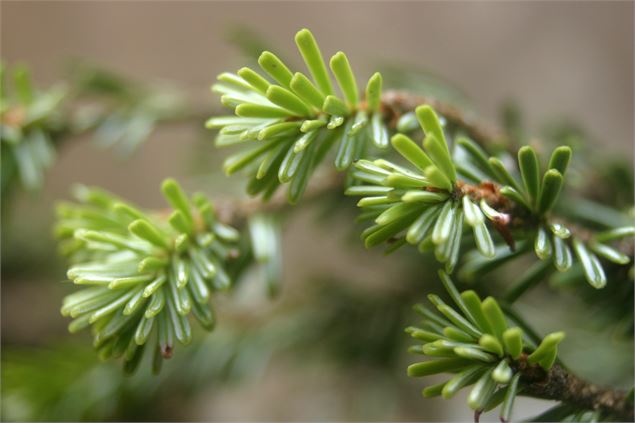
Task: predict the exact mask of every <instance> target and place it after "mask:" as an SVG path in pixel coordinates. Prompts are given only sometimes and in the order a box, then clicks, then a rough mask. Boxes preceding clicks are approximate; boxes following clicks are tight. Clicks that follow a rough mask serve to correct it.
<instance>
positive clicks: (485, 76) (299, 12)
mask: <svg viewBox="0 0 635 423" xmlns="http://www.w3.org/2000/svg"><path fill="white" fill-rule="evenodd" d="M633 12H634V7H633V2H542V1H541V2H423V1H422V2H242V1H241V2H238V1H235V2H177V1H165V2H133V1H126V2H115V1H105V2H53V1H51V2H35V1H23V2H9V1H3V2H2V4H1V14H2V16H1V19H2V32H1V35H2V45H1V47H2V58H3V60H6V61H8V62H9V63H13V62H18V61H20V62H26V63H28V64H29V65H30V66H31V67H32V72H33V74H34V77H35V79H36V80H37V81H38V82H39V83H41V84H43V85H44V84H49V83H52V82H55V81H57V80H58V79H59V78H61V77H62V76H63V69H64V65H65V63H66V62H67V60H68V59H72V58H81V59H88V60H91V61H94V62H96V63H98V64H101V65H103V66H106V67H108V68H112V69H114V70H116V71H119V72H121V73H123V74H126V75H129V76H131V77H134V78H136V79H138V80H142V81H144V80H168V81H172V82H174V83H176V84H177V85H178V86H180V87H182V88H184V89H185V90H186V91H187V93H188V94H189V95H190V100H191V102H192V103H193V104H196V105H197V107H200V108H201V109H206V108H209V110H210V113H211V112H212V111H213V110H217V106H216V99H215V98H214V97H213V96H212V95H211V94H210V92H209V85H210V84H211V83H212V81H213V80H214V78H215V76H216V75H217V74H218V73H220V72H221V71H224V70H234V69H237V68H239V67H240V66H242V65H243V59H242V56H241V54H240V53H239V52H238V51H237V50H236V49H235V48H234V47H233V46H232V45H231V44H230V43H229V42H228V41H227V39H228V37H227V34H228V32H229V31H230V30H231V29H232V28H234V27H235V26H236V25H237V24H240V25H243V26H247V27H250V28H252V29H253V30H255V31H256V32H259V33H261V34H263V36H264V37H265V38H266V40H267V41H271V42H272V43H274V44H275V45H277V46H278V47H279V49H280V52H281V53H282V55H284V56H285V57H294V44H293V35H294V33H295V32H296V31H297V30H298V29H300V28H302V27H307V28H310V29H311V30H312V31H313V32H314V34H315V35H316V37H317V39H318V40H319V42H320V44H321V46H322V49H323V51H324V52H325V53H326V54H332V53H334V52H335V51H336V50H338V49H341V50H344V51H346V52H347V54H348V55H349V58H350V60H351V62H352V63H353V66H354V68H355V69H356V70H357V71H358V72H359V74H360V76H361V77H362V78H366V77H368V76H369V75H370V74H371V71H372V69H373V66H374V65H375V64H377V63H379V62H381V63H386V62H394V63H409V64H412V65H416V66H417V67H420V68H423V69H427V70H429V71H430V72H432V73H434V74H437V75H442V76H443V78H444V79H446V80H448V81H451V82H453V83H455V84H457V85H458V86H459V87H461V89H462V90H463V91H464V92H465V93H466V95H467V96H468V97H469V98H470V99H471V100H472V103H473V104H474V108H475V109H476V110H477V111H478V112H479V114H480V115H481V116H483V117H484V118H485V119H486V120H488V121H496V119H497V118H498V114H499V109H500V106H501V105H502V103H503V102H504V101H506V100H508V99H513V100H515V101H516V102H517V103H518V104H519V105H520V106H521V108H522V110H523V111H524V113H525V116H526V118H527V120H528V124H529V127H530V128H531V129H533V130H538V129H539V128H540V127H541V125H542V124H543V123H544V122H545V121H547V120H549V119H550V118H552V117H554V116H563V117H566V118H570V119H571V120H572V121H574V122H578V123H580V124H581V125H582V126H583V127H584V128H585V129H586V130H588V132H589V133H590V134H591V136H592V138H593V139H594V140H595V142H596V145H595V146H596V148H597V149H598V151H601V152H602V154H608V153H615V154H625V155H628V156H629V157H632V156H633V115H634V108H633V89H634V87H633V47H634V45H633V43H634V42H633ZM296 63H297V62H296ZM211 139H212V137H211V135H210V136H209V142H207V143H201V140H200V134H199V130H198V129H197V128H191V127H186V126H178V125H177V126H170V127H167V128H165V129H164V130H162V131H160V132H157V133H155V134H154V135H153V136H152V137H151V139H150V140H149V141H148V142H147V143H146V144H145V145H144V146H143V148H142V151H141V152H140V153H138V154H136V155H134V156H133V157H132V158H131V159H129V160H125V161H124V160H121V159H119V158H117V157H116V156H115V155H114V154H112V153H111V152H109V151H104V150H100V149H98V148H96V147H95V146H93V145H91V143H90V142H89V141H90V140H89V139H79V140H77V141H76V142H70V143H68V144H66V145H65V146H64V148H63V149H62V151H61V152H60V157H59V160H58V162H57V164H56V165H55V166H54V168H53V169H52V171H51V172H50V174H49V177H48V179H47V181H46V185H45V187H44V189H43V191H42V192H41V193H39V194H36V195H22V196H20V198H18V199H17V202H16V204H15V209H16V211H15V213H14V219H13V220H12V227H11V228H3V229H4V230H9V231H11V232H15V233H19V232H20V231H22V230H23V229H27V228H28V229H29V230H31V231H34V230H36V231H40V233H42V234H44V235H43V236H45V237H49V235H48V234H49V233H50V229H49V225H50V223H51V220H52V207H53V204H54V202H55V201H56V200H58V199H60V198H66V197H67V195H68V192H69V188H70V186H71V185H72V184H73V183H76V182H81V183H85V184H94V185H99V186H103V187H104V188H107V189H110V190H113V191H115V192H117V193H119V194H121V195H122V196H125V197H128V198H130V199H132V200H134V201H136V202H138V203H140V204H142V205H144V206H148V207H156V206H159V205H161V204H162V200H161V198H160V195H159V192H158V186H159V183H160V181H161V180H162V179H163V178H165V177H166V176H175V177H178V178H180V179H181V180H183V181H184V183H185V185H186V187H187V186H190V187H192V186H197V187H198V186H200V184H201V182H205V183H206V184H207V185H206V186H208V187H209V188H208V191H210V192H212V193H216V194H219V195H234V196H237V195H242V194H241V192H242V191H241V189H240V187H239V186H238V185H236V181H235V179H236V178H233V179H232V180H227V179H225V177H224V176H223V175H222V174H221V173H220V172H218V170H216V168H215V166H217V164H218V163H219V162H220V159H219V157H217V155H218V154H219V153H218V152H216V151H215V150H214V149H213V147H212V145H211ZM201 162H202V163H203V166H201ZM192 163H196V165H193V164H192ZM210 172H215V173H213V175H212V177H210V176H209V173H210ZM308 220H309V219H308V218H307V217H306V216H304V215H301V216H299V217H295V218H293V219H291V221H290V222H289V227H288V228H287V231H286V235H285V245H287V246H294V248H287V250H288V256H287V257H286V258H287V263H292V264H287V268H286V269H285V270H286V275H287V279H289V281H287V283H288V284H290V285H293V284H294V283H296V281H297V280H302V279H303V275H308V274H310V273H311V272H312V271H314V270H316V269H319V270H321V271H326V272H332V273H334V274H341V275H342V276H343V277H346V276H353V275H358V276H360V277H361V278H367V279H373V278H374V279H382V277H384V274H383V273H377V272H375V271H374V268H373V267H369V266H366V265H369V264H371V263H372V262H373V260H377V259H378V258H379V257H382V256H381V255H379V254H374V253H371V254H366V253H363V252H359V251H358V252H349V251H345V250H344V248H345V246H344V247H342V246H341V245H340V244H341V243H340V242H339V241H340V239H335V240H333V239H329V238H328V237H326V236H324V235H323V234H322V231H320V230H319V228H315V227H313V226H312V225H311V224H307V221H308ZM342 220H343V219H342ZM309 237H310V238H309ZM342 237H343V236H342ZM307 239H311V243H308V242H307ZM44 245H45V246H46V245H48V244H47V243H44ZM295 246H297V248H296V247H295ZM3 248H5V249H11V248H18V247H17V246H16V245H3ZM43 248H46V247H43ZM345 259H346V260H348V261H345ZM384 260H385V259H384ZM351 261H352V262H354V263H355V264H356V266H357V267H352V266H349V265H348V263H349V262H351ZM375 263H376V262H375ZM385 266H386V267H387V268H388V269H390V266H395V263H394V262H387V263H386V264H385ZM360 268H362V270H360ZM375 268H376V265H375ZM359 272H362V273H359ZM59 277H60V278H61V275H60V276H59ZM24 282H25V283H23V284H16V283H13V284H11V285H10V288H7V289H5V288H4V287H3V291H2V306H3V307H2V308H3V310H2V316H3V319H2V320H3V321H2V331H3V341H4V340H5V339H9V340H10V341H11V342H18V343H19V342H24V343H29V342H32V340H33V339H34V338H36V337H44V338H45V339H46V337H49V338H54V337H55V336H58V335H59V334H60V333H63V332H64V331H65V322H64V321H63V320H62V319H61V317H58V316H59V313H58V303H59V301H57V302H53V301H51V298H57V297H58V296H59V293H58V292H57V291H55V290H54V289H53V288H51V291H50V292H49V291H47V290H46V289H44V290H42V288H41V286H42V284H38V288H37V292H36V290H35V289H33V288H31V287H30V286H29V283H28V281H24ZM44 286H46V285H44ZM26 298H28V302H27V300H26ZM34 304H35V305H34ZM406 306H407V305H406ZM51 320H54V321H53V322H51ZM16 322H21V323H22V324H21V325H20V324H17V323H16ZM51 327H53V329H51ZM40 339H41V338H40ZM277 366H278V367H276V365H274V366H273V367H272V368H271V369H269V370H268V372H267V375H268V377H267V379H266V381H265V382H262V384H261V385H260V384H252V385H251V386H249V385H247V386H246V387H244V388H241V389H242V391H240V392H234V391H235V389H234V390H233V391H232V390H230V391H229V392H225V393H224V394H223V395H221V396H219V397H208V396H203V397H202V399H201V405H200V410H198V411H197V412H196V413H197V414H195V415H194V416H193V417H192V418H200V419H254V418H258V417H264V418H269V419H301V418H303V417H306V418H309V419H311V418H317V419H324V418H329V419H338V418H339V419H341V418H345V416H346V414H342V413H343V412H340V411H341V410H345V409H346V407H347V406H346V404H342V401H343V400H342V398H340V397H338V396H337V395H335V394H333V393H331V394H329V392H332V390H333V389H335V388H336V386H339V387H340V388H341V380H340V379H338V377H337V375H333V374H329V373H328V372H327V373H324V372H323V371H322V370H321V369H320V368H319V367H318V368H317V369H312V370H311V373H310V374H311V375H313V376H312V377H313V379H312V380H310V381H306V380H304V379H303V378H302V377H301V376H299V375H297V374H293V373H290V372H285V369H284V364H283V363H278V365H277ZM399 377H402V376H401V375H400V376H399ZM279 381H282V382H283V383H282V385H284V386H285V388H282V389H281V392H278V393H276V390H275V388H276V387H278V388H279V386H280V383H277V382H279ZM418 386H420V384H415V383H413V395H418V394H417V389H418V388H417V387H418ZM263 387H264V389H263ZM279 390H280V389H279ZM263 392H266V394H264V393H263ZM335 392H337V391H335ZM245 397H247V398H251V399H253V401H252V402H250V403H249V404H245V402H244V401H243V400H244V398H245ZM309 398H310V399H311V400H309ZM315 401H317V405H316V403H315ZM459 401H461V402H463V401H464V398H463V397H461V398H459ZM524 404H525V407H526V408H525V410H526V411H527V412H526V413H525V414H528V413H530V412H531V411H532V410H533V409H532V407H533V405H532V404H534V403H533V402H531V401H529V402H526V403H524ZM329 407H332V410H333V411H332V412H325V410H329ZM424 408H425V409H426V416H425V417H424V418H426V419H437V420H438V419H442V418H449V419H458V420H461V419H469V418H471V415H470V414H469V412H468V411H467V409H466V407H464V406H463V404H457V406H456V407H443V409H442V410H438V409H437V405H435V403H434V402H427V403H426V405H425V407H424ZM320 413H322V414H320ZM521 414H523V413H521ZM393 417H394V418H405V419H413V418H417V415H414V414H413V415H410V414H407V415H395V416H393ZM490 418H495V416H494V415H492V416H490Z"/></svg>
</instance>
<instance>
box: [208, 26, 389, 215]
mask: <svg viewBox="0 0 635 423" xmlns="http://www.w3.org/2000/svg"><path fill="white" fill-rule="evenodd" d="M295 41H296V44H297V47H298V50H299V51H300V54H301V55H302V58H303V59H304V62H305V64H306V66H307V69H308V71H309V73H310V74H311V77H312V80H311V79H310V78H309V77H308V76H306V75H305V74H303V73H302V72H295V73H293V72H292V71H291V70H289V68H288V67H287V65H285V64H284V63H283V62H282V61H281V60H280V59H279V58H278V57H277V56H276V55H274V54H273V53H271V52H268V51H265V52H263V53H262V54H261V55H260V58H259V59H258V64H259V65H260V67H261V68H262V70H263V71H264V72H265V74H266V77H265V76H263V75H261V74H260V73H258V72H256V71H254V70H253V69H250V68H246V67H245V68H242V69H240V70H239V71H238V72H237V73H236V74H233V73H222V74H221V75H219V77H218V80H219V82H218V83H217V84H215V85H213V86H212V90H213V91H215V92H218V93H220V94H221V95H222V96H221V102H222V103H223V105H224V106H226V107H229V108H232V109H233V110H234V113H235V116H222V117H213V118H211V119H210V120H209V121H208V122H207V127H208V128H214V129H220V131H219V134H218V137H217V138H216V145H217V146H219V147H224V146H233V145H240V146H241V147H242V148H243V149H242V151H240V152H239V153H236V154H234V155H232V156H230V157H229V158H228V159H227V160H226V161H225V164H224V168H225V171H226V172H227V174H233V173H235V172H237V171H239V170H241V169H247V170H248V173H249V183H248V187H247V190H248V192H249V193H250V194H251V195H257V194H262V195H263V198H264V199H268V198H270V197H271V196H272V195H273V193H274V192H275V191H276V189H277V188H278V187H279V186H280V185H281V184H285V183H289V189H288V197H289V200H290V201H291V202H292V203H295V202H297V200H298V199H299V198H300V197H301V196H302V194H303V192H304V189H305V188H306V185H307V182H308V180H309V177H310V175H311V174H312V172H313V171H314V170H315V168H316V167H317V165H318V164H319V163H320V162H322V160H323V159H324V157H325V155H326V154H327V153H328V152H329V150H330V149H331V147H332V146H333V145H337V152H336V155H335V159H334V164H335V167H336V168H337V169H338V170H340V171H342V170H345V169H347V168H348V167H349V166H350V165H351V164H352V163H353V162H354V161H355V160H357V159H359V158H360V157H363V156H365V154H366V153H367V152H368V150H369V148H371V143H370V142H369V141H371V140H372V145H374V146H375V147H377V148H382V149H383V148H386V147H387V146H388V137H389V135H388V128H387V126H386V123H385V116H384V114H383V112H382V108H381V103H380V99H381V90H382V78H381V75H380V74H379V73H375V74H374V75H373V76H372V77H371V78H370V79H369V81H368V84H367V86H366V91H365V100H364V101H361V100H360V95H359V90H358V86H357V82H356V81H357V78H356V76H355V75H354V73H353V71H352V69H351V66H350V64H349V61H348V58H347V57H346V55H345V54H344V53H342V52H338V53H336V54H335V55H334V56H333V57H331V59H330V61H329V66H330V69H331V72H332V74H333V75H334V76H335V80H336V81H337V83H338V85H339V88H340V91H341V95H338V94H337V93H336V91H335V89H334V87H333V84H332V81H331V77H330V75H329V73H328V71H327V67H326V64H325V63H324V60H323V58H322V53H321V51H320V48H319V46H318V44H317V42H316V41H315V38H314V37H313V34H311V32H310V31H309V30H307V29H303V30H301V31H299V32H298V33H297V34H296V37H295Z"/></svg>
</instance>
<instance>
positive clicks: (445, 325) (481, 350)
mask: <svg viewBox="0 0 635 423" xmlns="http://www.w3.org/2000/svg"><path fill="white" fill-rule="evenodd" d="M439 276H440V277H441V280H442V282H443V285H444V287H445V289H446V290H447V292H448V294H449V295H450V298H451V299H452V301H453V302H454V307H452V306H450V305H448V304H446V303H445V302H444V301H443V300H441V298H439V297H438V296H436V295H429V296H428V299H429V300H430V302H431V303H432V304H433V305H434V307H435V308H436V309H437V312H433V311H431V310H430V309H428V308H426V307H424V306H423V305H417V306H416V307H415V311H417V313H419V314H420V315H421V316H422V317H423V320H422V322H421V325H420V326H418V327H414V326H411V327H409V328H407V329H406V332H407V333H409V334H410V335H411V336H412V337H413V338H415V339H417V340H420V341H423V342H424V343H423V344H421V345H415V346H413V347H411V348H410V349H409V351H410V352H411V353H414V354H422V355H424V356H427V357H428V358H430V360H427V361H423V362H419V363H415V364H412V365H410V366H409V367H408V375H409V376H412V377H423V376H429V375H434V374H439V373H450V374H452V375H453V376H452V377H451V378H450V379H449V380H447V381H445V382H442V383H439V384H436V385H431V386H428V387H426V388H424V389H423V395H424V396H425V397H433V396H439V395H441V396H443V397H444V398H446V399H447V398H451V397H452V396H454V395H455V394H456V393H457V392H458V391H459V390H461V389H463V388H465V387H468V386H471V385H474V386H473V387H472V389H471V391H470V394H469V396H468V400H467V402H468V405H469V406H470V408H472V409H473V410H475V411H477V412H479V413H480V412H484V411H489V410H492V409H493V408H496V407H497V406H499V405H501V404H502V405H501V409H500V418H501V420H502V421H509V419H510V417H511V412H512V408H513V403H514V399H515V398H516V395H518V393H519V392H521V391H522V388H523V381H522V379H521V376H522V371H531V369H532V368H535V367H540V368H542V369H543V370H545V371H548V370H549V369H550V368H551V367H552V366H553V364H554V363H555V361H556V358H557V354H558V344H559V343H560V342H561V341H562V339H563V338H564V333H563V332H555V333H551V334H549V335H547V336H545V337H544V338H543V339H542V341H541V342H540V343H539V344H538V345H537V346H536V345H535V344H534V343H533V342H532V341H531V340H530V339H529V338H527V337H526V336H525V334H524V333H523V330H522V329H521V328H520V327H517V326H510V325H509V319H508V318H507V317H506V316H505V314H504V313H503V311H502V310H501V308H500V306H499V305H498V302H497V301H496V300H495V299H494V298H493V297H488V298H486V299H485V300H483V301H481V299H480V298H479V296H478V295H477V294H476V293H475V292H474V291H464V292H462V293H459V292H458V290H457V289H456V287H455V286H454V284H453V283H452V281H451V279H450V278H449V277H448V276H447V274H445V273H444V272H443V271H441V272H439Z"/></svg>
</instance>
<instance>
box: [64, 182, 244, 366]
mask: <svg viewBox="0 0 635 423" xmlns="http://www.w3.org/2000/svg"><path fill="white" fill-rule="evenodd" d="M162 190H163V195H164V197H165V198H166V200H167V201H168V203H169V204H170V206H171V207H172V211H171V212H170V213H169V214H167V213H162V214H157V213H148V212H144V211H142V210H140V209H138V208H136V207H135V206H133V205H132V204H130V203H128V202H126V201H124V200H121V199H119V198H117V197H115V196H114V195H112V194H110V193H107V192H105V191H102V190H99V189H96V188H87V187H83V186H82V187H79V188H78V189H77V190H76V192H75V196H76V197H77V200H78V201H79V202H80V204H61V205H60V206H59V207H58V210H57V213H58V219H59V222H58V223H57V225H56V234H57V236H58V237H59V238H61V240H62V244H61V247H62V251H63V252H64V253H65V254H66V255H67V256H69V258H70V260H71V261H72V263H73V265H72V266H71V267H70V268H69V270H68V272H67V274H68V278H69V279H70V280H71V281H73V282H74V283H75V284H76V285H80V286H83V288H82V289H80V290H78V291H77V292H75V293H73V294H70V295H68V296H67V297H66V298H65V299H64V302H63V306H62V314H63V315H64V316H70V317H72V318H73V319H74V320H73V321H72V322H71V323H70V325H69V330H70V331H71V332H77V331H79V330H81V329H84V328H87V327H89V326H92V332H93V338H94V346H95V348H97V350H98V352H99V355H100V357H102V358H108V357H111V356H112V357H121V356H123V358H124V368H125V369H126V370H127V371H133V370H134V369H135V368H136V367H137V365H138V364H139V361H140V360H141V357H142V355H143V351H144V348H145V346H146V345H147V344H148V343H150V345H152V347H151V348H152V349H153V351H154V352H153V369H154V370H155V371H157V372H158V371H159V370H160V368H161V363H162V359H163V358H169V357H170V356H171V355H172V351H173V349H174V346H175V339H176V340H178V341H179V342H180V343H181V344H183V345H185V344H188V343H189V342H190V340H191V337H192V330H191V326H190V322H189V320H188V315H190V314H192V315H193V316H194V317H195V318H196V320H198V321H199V323H200V324H201V326H203V327H204V328H205V329H207V330H212V329H213V327H214V322H215V317H214V312H213V309H212V306H211V304H210V299H211V296H212V293H213V292H214V291H224V290H226V289H228V288H229V287H230V285H231V283H232V281H231V279H230V276H229V275H228V273H227V272H226V270H225V267H226V263H227V261H228V260H231V259H232V258H233V257H235V256H236V255H237V253H238V250H237V249H236V248H235V244H236V242H237V240H238V237H239V233H238V232H237V231H236V230H235V229H234V228H232V227H229V226H226V225H224V224H222V223H220V222H219V221H218V220H217V219H216V216H215V213H214V208H213V206H212V204H211V203H210V202H209V200H208V199H207V198H205V196H203V195H202V194H195V195H194V196H192V198H191V199H189V198H188V197H187V196H186V195H185V193H184V192H183V190H182V189H181V187H180V186H179V185H178V183H177V182H176V181H174V180H172V179H168V180H166V181H164V183H163V186H162Z"/></svg>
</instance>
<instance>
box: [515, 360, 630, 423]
mask: <svg viewBox="0 0 635 423" xmlns="http://www.w3.org/2000/svg"><path fill="white" fill-rule="evenodd" d="M520 363H521V367H520V368H519V370H520V372H521V374H522V377H521V381H523V382H525V384H524V387H523V392H522V393H523V395H527V396H531V397H534V398H541V399H546V400H556V401H561V402H564V403H566V404H570V405H573V406H575V407H576V408H578V409H582V410H593V411H599V412H600V413H601V415H602V416H603V417H604V418H605V419H609V420H611V419H612V420H616V421H623V422H632V421H633V417H634V416H633V404H632V402H631V401H630V400H629V398H628V393H627V392H626V391H622V390H619V389H611V388H605V387H600V386H598V385H595V384H593V383H590V382H587V381H585V380H583V379H581V378H579V377H578V376H576V375H575V374H573V373H571V372H570V371H569V370H567V369H566V368H564V367H563V366H561V365H559V364H555V365H554V366H553V367H552V368H551V369H549V370H548V371H545V370H543V369H542V368H540V367H538V366H533V365H529V363H527V361H526V357H521V360H520Z"/></svg>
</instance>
